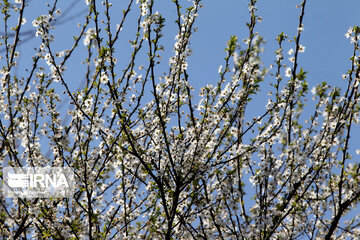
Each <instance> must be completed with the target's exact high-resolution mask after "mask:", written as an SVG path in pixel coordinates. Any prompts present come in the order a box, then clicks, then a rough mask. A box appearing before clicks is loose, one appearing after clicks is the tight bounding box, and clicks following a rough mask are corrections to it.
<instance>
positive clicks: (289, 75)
mask: <svg viewBox="0 0 360 240" xmlns="http://www.w3.org/2000/svg"><path fill="white" fill-rule="evenodd" d="M285 76H286V77H291V68H290V67H288V68H287V69H286V70H285Z"/></svg>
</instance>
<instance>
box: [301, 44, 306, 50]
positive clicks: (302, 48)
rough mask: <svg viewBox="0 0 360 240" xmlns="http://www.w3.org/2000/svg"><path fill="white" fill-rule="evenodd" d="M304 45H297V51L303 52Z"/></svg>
mask: <svg viewBox="0 0 360 240" xmlns="http://www.w3.org/2000/svg"><path fill="white" fill-rule="evenodd" d="M305 48H306V47H305V46H303V45H301V44H300V45H299V52H305Z"/></svg>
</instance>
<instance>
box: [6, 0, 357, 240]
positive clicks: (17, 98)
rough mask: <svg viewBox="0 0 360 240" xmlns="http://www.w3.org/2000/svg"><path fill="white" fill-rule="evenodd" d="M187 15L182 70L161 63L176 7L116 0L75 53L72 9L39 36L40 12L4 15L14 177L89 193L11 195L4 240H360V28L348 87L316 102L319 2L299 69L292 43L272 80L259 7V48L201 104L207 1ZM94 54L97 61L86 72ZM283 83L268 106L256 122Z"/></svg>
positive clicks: (180, 23)
mask: <svg viewBox="0 0 360 240" xmlns="http://www.w3.org/2000/svg"><path fill="white" fill-rule="evenodd" d="M172 2H173V3H172V4H173V7H174V9H176V15H175V16H173V17H175V19H176V21H175V25H171V23H170V24H169V27H174V26H175V27H176V29H177V34H176V43H175V45H174V49H173V56H172V57H171V58H170V60H169V61H167V60H162V59H161V56H162V55H163V54H164V51H165V48H164V47H163V46H162V37H163V32H164V31H165V28H166V27H165V17H164V16H163V15H162V14H161V13H160V12H158V11H157V6H158V5H159V4H162V3H161V1H154V0H137V1H134V0H129V2H128V5H127V7H126V8H125V9H124V10H123V11H122V12H120V13H121V14H122V15H121V16H120V15H119V10H118V9H113V8H114V7H113V6H112V3H111V2H110V1H109V0H104V1H103V2H99V1H95V0H87V1H86V4H87V5H88V6H87V7H88V8H87V9H88V10H87V11H88V12H87V13H86V18H85V19H84V21H83V22H82V23H81V24H80V25H79V26H78V28H77V29H78V30H77V31H78V32H77V35H76V36H74V38H73V44H72V45H71V46H68V47H67V48H66V49H65V50H64V49H62V50H61V51H58V50H56V49H57V47H56V46H57V45H56V43H57V40H56V37H54V36H55V35H56V29H57V26H58V25H59V24H60V23H61V19H60V17H61V16H62V15H61V14H62V13H61V10H59V9H58V4H59V3H58V1H57V0H55V1H52V3H50V4H47V5H46V9H47V12H46V13H44V14H42V13H39V14H40V16H39V17H38V18H36V19H35V20H31V21H32V25H33V27H34V28H33V29H35V30H34V31H33V30H31V31H24V30H23V27H22V24H23V23H24V22H25V21H26V20H25V15H26V11H27V9H28V8H30V6H33V5H32V4H39V1H30V0H22V1H21V0H17V1H15V3H10V2H9V1H8V0H3V1H2V2H1V3H0V7H1V9H2V16H3V17H2V18H3V21H2V22H1V25H2V26H1V27H2V29H3V30H2V31H3V32H2V36H1V44H2V45H1V56H2V63H1V79H0V85H1V95H0V154H1V155H0V160H1V162H2V165H3V166H5V165H6V166H48V165H49V166H69V167H71V168H72V169H73V171H74V174H75V180H76V181H75V183H74V184H76V193H75V194H74V196H73V198H64V199H46V198H27V199H22V198H15V199H6V198H4V197H1V205H0V235H1V236H2V238H3V239H9V238H10V237H12V238H14V239H43V238H46V239H335V238H336V239H338V238H339V239H350V238H351V239H357V238H360V223H359V217H357V216H356V214H359V211H356V209H357V207H358V203H359V199H360V172H359V171H360V164H359V161H358V158H357V157H356V156H352V154H351V151H350V150H349V149H350V146H351V145H350V144H351V142H352V140H353V139H352V138H350V135H351V131H352V130H353V129H354V127H355V124H356V123H358V121H359V106H360V105H359V99H360V98H359V97H360V93H359V92H358V89H359V80H360V79H359V78H360V76H359V73H360V68H359V61H358V57H359V39H360V37H359V33H360V28H358V27H356V26H355V27H352V28H350V29H349V31H348V33H347V34H346V36H347V37H348V38H350V39H351V43H352V44H353V46H354V47H353V53H352V56H351V69H350V70H349V71H348V72H347V73H346V75H344V79H345V80H346V83H347V87H346V89H344V90H340V89H339V88H337V87H332V86H330V85H328V84H327V83H322V84H319V85H317V86H315V87H313V88H312V90H311V91H310V92H309V89H311V87H309V84H308V83H307V76H306V71H304V70H303V69H302V68H300V67H299V63H298V55H299V54H300V53H301V52H303V51H304V50H305V47H304V46H302V45H301V35H302V31H303V17H304V14H305V10H306V0H303V1H302V3H301V4H300V6H299V8H300V10H301V11H300V17H299V24H298V26H295V27H298V28H297V36H296V37H295V38H294V41H293V42H292V43H293V44H294V47H293V49H291V50H290V51H289V54H291V55H292V57H291V59H290V62H289V63H290V64H289V63H287V66H284V65H286V64H285V63H286V60H284V55H283V52H284V49H283V47H282V44H283V43H284V41H285V40H286V39H287V38H288V37H287V36H286V34H284V33H281V34H279V35H278V37H277V42H278V46H279V47H278V50H277V52H276V54H277V55H276V59H275V64H274V67H273V68H272V69H267V68H265V67H264V66H263V64H262V62H261V59H260V55H259V54H260V52H261V48H262V44H263V39H262V38H261V37H260V35H259V34H258V33H257V32H255V26H256V24H257V23H258V22H259V21H261V18H260V17H259V16H258V15H257V9H256V5H255V4H256V2H257V1H256V0H250V2H249V13H250V20H249V22H248V23H247V25H246V26H247V28H248V36H247V38H246V39H245V40H244V42H243V43H240V42H239V41H238V38H237V37H236V36H233V37H231V38H230V39H229V41H228V42H227V47H226V50H225V52H226V55H225V62H224V64H223V67H220V68H219V71H218V72H219V76H220V77H219V80H218V81H217V82H216V79H214V81H213V85H211V84H208V85H206V86H203V88H202V89H201V91H200V92H199V93H197V92H196V91H195V90H194V88H193V87H192V83H193V81H195V80H194V79H191V76H189V74H188V72H187V66H188V63H187V60H188V57H189V56H190V54H191V49H190V45H189V44H190V40H191V37H192V35H193V34H194V32H195V31H196V28H195V25H196V19H197V18H198V14H200V17H201V10H200V8H201V4H202V3H201V2H202V1H201V0H194V1H192V2H190V1H183V0H173V1H172ZM41 3H42V2H41ZM114 4H115V3H114ZM204 4H206V2H205V1H204ZM114 13H116V18H115V15H114ZM130 13H136V14H138V18H137V20H134V21H133V20H131V21H133V22H131V24H133V25H134V26H135V30H136V34H135V38H134V39H132V41H130V43H131V54H130V57H129V58H128V59H127V62H125V63H123V62H122V63H121V64H120V59H119V58H120V57H123V55H121V54H120V53H119V52H118V51H116V50H117V49H120V48H123V45H121V44H119V41H120V40H121V38H122V29H123V26H125V25H126V24H130V22H129V21H130V20H128V19H130V17H129V14H130ZM41 14H42V15H41ZM64 14H65V11H64V13H63V15H64ZM12 26H13V27H12ZM27 38H29V39H31V41H32V42H31V44H34V43H36V44H37V46H36V47H35V48H34V50H33V53H34V54H33V55H32V56H31V58H29V59H28V60H26V61H28V62H26V63H28V65H27V66H26V67H25V66H24V65H22V64H21V63H19V61H20V60H22V61H25V59H24V58H26V54H28V52H29V51H30V50H29V47H27V48H25V49H24V48H22V51H20V50H19V48H20V45H21V44H23V45H25V46H26V44H29V45H30V42H27V41H26V39H27ZM84 45H85V47H84ZM30 48H31V46H30ZM84 48H85V49H86V51H84ZM25 50H26V51H27V53H26V51H25ZM166 51H168V50H167V49H166ZM23 52H24V54H23ZM78 55H81V56H82V57H83V60H84V61H83V62H82V63H79V62H72V59H73V58H75V56H78ZM23 59H24V60H23ZM29 60H30V61H31V62H29ZM122 61H124V60H123V59H122ZM164 69H165V70H164ZM76 71H78V72H80V73H81V74H83V79H84V82H83V85H82V87H81V88H80V89H79V90H74V87H73V85H71V84H72V83H71V82H72V81H74V79H73V77H72V75H69V74H67V72H72V73H73V72H76ZM162 71H166V72H167V73H161V72H162ZM215 77H216V76H215ZM269 81H270V82H272V83H273V84H272V85H271V92H270V94H269V95H268V104H267V105H266V106H264V108H263V110H262V114H261V115H260V116H248V115H247V113H248V112H247V111H246V107H247V105H248V104H249V103H250V102H251V101H255V100H256V97H257V96H258V95H259V94H261V93H260V92H259V91H260V89H261V88H262V87H268V83H269ZM194 94H196V95H199V96H197V97H194ZM310 94H311V95H312V96H313V99H312V103H311V104H310V105H311V106H313V109H312V110H309V109H310V108H306V107H305V105H306V98H307V96H308V95H310ZM197 99H200V101H197ZM252 99H255V100H252ZM64 106H65V107H64ZM65 108H66V109H65ZM0 176H1V177H2V175H0Z"/></svg>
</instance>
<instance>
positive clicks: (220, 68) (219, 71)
mask: <svg viewBox="0 0 360 240" xmlns="http://www.w3.org/2000/svg"><path fill="white" fill-rule="evenodd" d="M221 70H222V65H220V67H219V70H218V73H219V74H221Z"/></svg>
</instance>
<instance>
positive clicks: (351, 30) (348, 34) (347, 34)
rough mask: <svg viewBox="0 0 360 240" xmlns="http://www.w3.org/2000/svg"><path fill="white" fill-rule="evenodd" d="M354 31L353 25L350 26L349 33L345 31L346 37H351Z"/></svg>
mask: <svg viewBox="0 0 360 240" xmlns="http://www.w3.org/2000/svg"><path fill="white" fill-rule="evenodd" d="M352 32H353V28H352V27H349V29H348V31H347V33H345V37H346V38H349V37H350V35H351V34H352Z"/></svg>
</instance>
